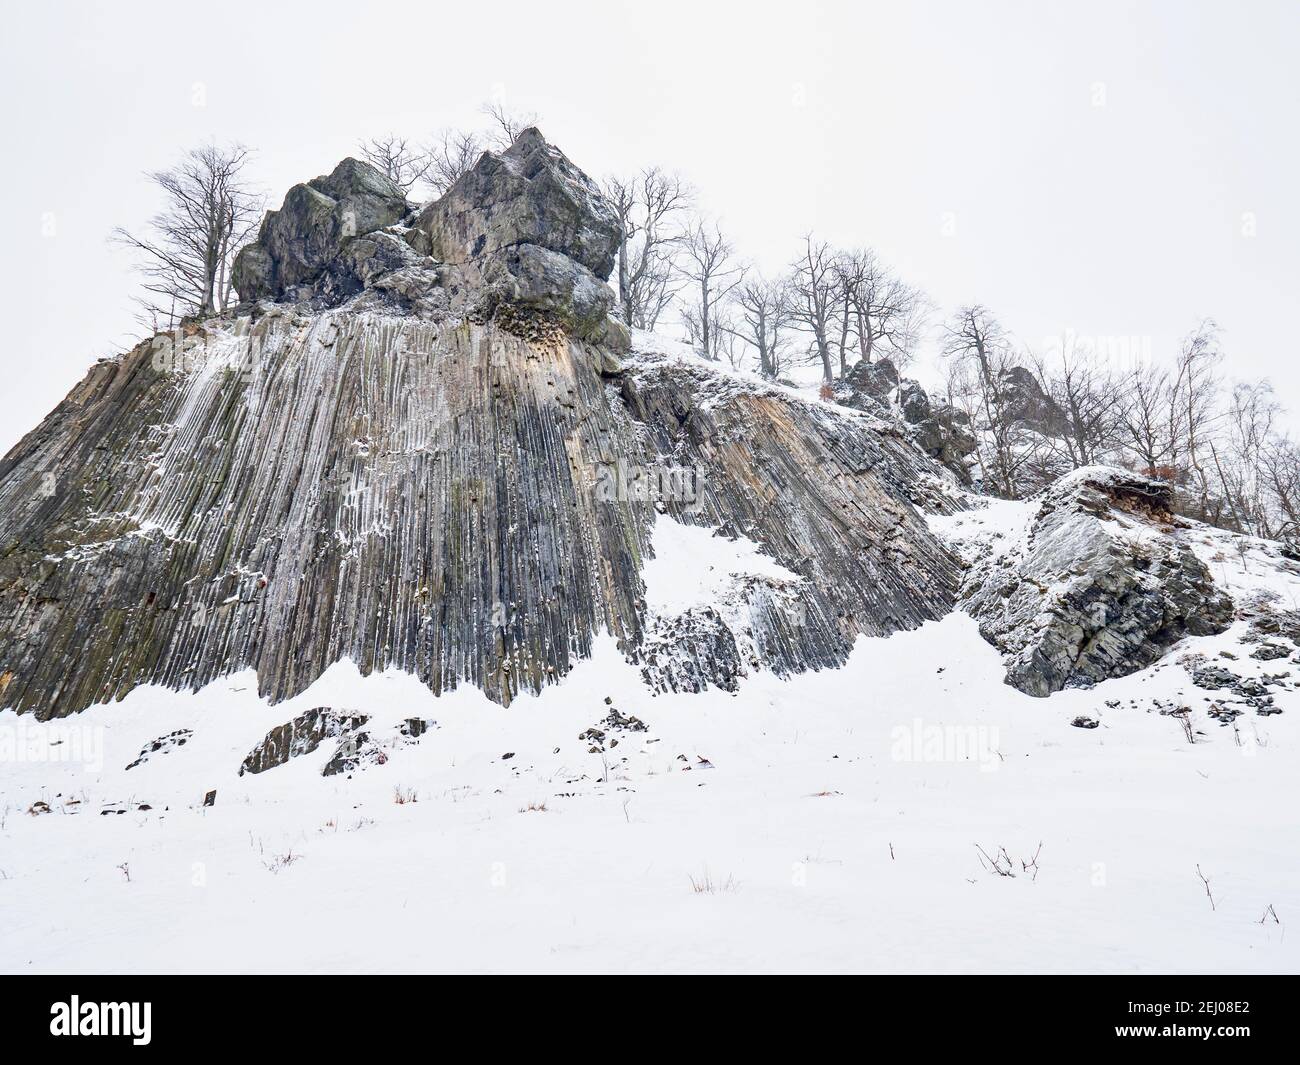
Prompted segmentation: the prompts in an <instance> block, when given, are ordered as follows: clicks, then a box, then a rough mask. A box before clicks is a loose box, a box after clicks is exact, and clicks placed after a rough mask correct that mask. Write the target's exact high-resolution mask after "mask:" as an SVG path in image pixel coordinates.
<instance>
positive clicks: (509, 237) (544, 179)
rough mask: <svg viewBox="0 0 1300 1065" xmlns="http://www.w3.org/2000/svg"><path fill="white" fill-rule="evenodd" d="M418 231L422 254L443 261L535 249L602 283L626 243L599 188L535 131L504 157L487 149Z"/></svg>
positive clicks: (428, 211)
mask: <svg viewBox="0 0 1300 1065" xmlns="http://www.w3.org/2000/svg"><path fill="white" fill-rule="evenodd" d="M413 229H414V230H415V231H416V233H415V234H413V235H412V243H413V245H414V246H415V247H416V248H417V250H420V251H423V252H425V253H426V254H429V255H432V256H433V257H434V258H436V259H440V260H442V261H443V262H449V263H464V262H466V261H468V260H470V259H477V258H479V257H480V256H482V255H489V254H493V253H497V252H501V251H504V250H505V249H507V248H511V247H517V246H519V245H522V244H531V245H535V246H536V247H539V248H545V249H546V250H547V251H551V252H557V253H559V254H561V255H564V256H566V257H567V258H569V259H572V260H573V261H574V262H576V263H578V264H580V265H581V266H584V267H586V268H587V269H588V270H590V271H591V272H592V273H593V274H595V275H596V276H597V277H598V278H600V279H601V280H602V281H605V280H608V278H609V275H610V272H611V271H612V270H613V269H614V257H615V255H616V254H617V252H618V244H619V240H620V238H621V232H620V229H619V223H618V217H617V215H616V214H615V213H614V209H613V207H612V206H611V205H610V203H609V201H608V200H606V199H605V197H604V196H603V195H602V194H601V192H600V189H599V188H598V187H597V186H596V183H595V182H594V181H592V180H591V178H589V177H588V176H587V175H586V174H584V173H583V172H582V171H581V170H579V169H578V168H577V167H576V166H574V165H573V163H571V162H570V161H569V159H568V157H566V156H565V154H564V153H563V152H561V151H560V150H559V149H558V148H556V147H554V146H553V145H551V144H548V143H547V141H546V138H545V137H543V136H542V134H541V132H540V131H539V130H537V129H536V128H535V127H530V128H528V129H526V130H524V131H523V132H522V133H521V134H519V137H518V139H517V140H516V141H515V142H514V144H512V145H511V146H510V147H509V148H508V149H507V150H506V151H504V152H501V153H497V152H490V151H489V152H484V153H483V155H482V156H481V157H480V158H479V161H478V162H477V163H475V164H474V166H473V167H472V168H471V169H470V170H469V171H468V172H467V173H466V174H464V175H463V176H462V177H461V178H460V180H459V181H457V182H456V183H455V184H454V185H453V186H452V187H451V188H450V189H448V190H447V194H446V195H445V196H443V197H442V198H441V199H438V200H435V201H434V202H433V203H431V204H429V205H428V206H427V207H425V208H424V210H422V211H421V212H420V214H419V215H418V216H417V217H416V219H415V223H414V226H413ZM426 241H427V242H426Z"/></svg>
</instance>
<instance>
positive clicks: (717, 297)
mask: <svg viewBox="0 0 1300 1065" xmlns="http://www.w3.org/2000/svg"><path fill="white" fill-rule="evenodd" d="M681 247H682V265H681V271H682V275H683V276H684V277H685V279H686V281H687V284H686V286H684V291H689V292H691V293H692V295H691V296H690V298H689V300H688V302H687V305H686V308H685V309H684V310H683V311H682V321H683V322H684V323H685V325H686V333H687V337H688V338H689V340H690V341H691V343H693V344H696V345H697V346H698V347H699V348H700V351H701V352H703V354H704V356H705V357H706V358H709V359H713V360H715V361H716V360H719V359H720V358H721V357H722V354H723V347H724V345H725V344H726V343H727V338H728V332H727V330H726V329H725V328H723V324H722V322H721V321H720V320H719V318H720V308H721V307H722V306H723V305H724V303H725V301H726V299H727V297H728V295H729V294H730V293H731V291H732V290H733V289H735V288H736V287H737V286H738V285H739V284H740V283H741V282H742V281H744V279H745V273H746V267H745V266H744V264H743V263H741V262H740V261H739V260H738V259H737V258H736V252H735V248H734V247H733V246H732V244H731V241H730V240H729V239H728V238H727V237H726V236H725V235H724V234H723V232H722V230H721V229H720V228H719V226H718V224H717V222H705V221H703V220H698V221H696V222H695V224H694V225H692V226H690V227H689V228H688V229H687V230H686V233H685V234H684V236H683V237H682V243H681Z"/></svg>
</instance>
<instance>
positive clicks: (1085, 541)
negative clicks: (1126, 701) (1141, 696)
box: [962, 467, 1232, 696]
mask: <svg viewBox="0 0 1300 1065" xmlns="http://www.w3.org/2000/svg"><path fill="white" fill-rule="evenodd" d="M1172 501H1173V500H1172V497H1171V495H1170V488H1169V486H1168V485H1167V484H1165V483H1164V482H1161V481H1151V480H1147V479H1146V478H1144V477H1139V476H1137V475H1135V474H1131V473H1128V472H1126V471H1123V470H1118V469H1112V468H1109V467H1089V468H1086V469H1083V470H1076V471H1075V472H1074V473H1072V474H1070V475H1068V476H1066V477H1064V478H1062V479H1061V480H1060V481H1059V482H1057V483H1056V484H1055V485H1053V486H1052V487H1051V488H1049V489H1048V490H1047V491H1046V492H1044V493H1043V495H1042V496H1041V497H1040V499H1039V506H1038V511H1037V513H1036V514H1035V515H1034V518H1033V520H1032V521H1031V522H1030V525H1029V528H1028V530H1027V531H1026V533H1025V535H1024V537H1023V539H1022V540H1020V541H1019V542H1017V543H1015V544H1013V545H1012V547H1011V548H1010V549H1009V550H1008V551H1007V552H1006V553H1004V554H1003V555H1001V556H999V557H996V558H993V559H990V560H988V561H986V562H984V563H982V564H979V565H977V566H975V567H974V568H973V569H972V570H971V572H970V574H969V576H968V578H967V581H966V584H965V586H964V587H963V589H962V604H963V606H964V608H965V609H966V610H967V611H968V612H969V613H970V614H971V615H972V616H973V617H975V618H976V620H978V622H979V625H980V633H981V634H982V635H983V636H984V638H985V639H986V640H988V641H989V642H990V643H992V644H993V645H994V646H996V647H998V648H999V649H1000V650H1001V651H1002V653H1003V658H1004V661H1005V662H1006V666H1007V677H1006V679H1007V683H1008V684H1010V685H1012V686H1013V687H1016V688H1019V689H1020V690H1021V691H1023V692H1026V693H1027V694H1029V695H1038V696H1045V695H1049V694H1050V693H1051V692H1054V691H1059V690H1060V689H1062V688H1065V687H1087V686H1090V685H1092V684H1095V683H1098V682H1099V681H1103V680H1106V679H1107V678H1110V677H1118V676H1123V675H1125V674H1127V673H1132V672H1135V671H1136V670H1138V669H1141V668H1143V667H1145V666H1147V665H1150V664H1151V663H1152V662H1154V661H1156V660H1157V659H1158V658H1160V657H1161V656H1162V655H1163V654H1164V653H1165V652H1166V651H1167V650H1168V649H1169V648H1170V647H1171V646H1172V645H1173V644H1175V643H1177V642H1178V641H1179V640H1180V639H1182V638H1183V637H1184V636H1189V635H1196V636H1204V635H1211V634H1214V633H1218V632H1222V631H1223V630H1224V629H1226V628H1227V627H1228V625H1229V624H1230V623H1231V621H1232V602H1231V600H1230V599H1229V598H1228V597H1227V596H1226V595H1224V594H1223V593H1222V592H1220V591H1219V590H1218V589H1217V588H1216V587H1215V585H1214V581H1213V579H1212V578H1211V576H1210V573H1209V571H1208V570H1207V569H1206V567H1205V565H1204V564H1203V563H1202V562H1201V561H1200V560H1199V559H1198V558H1197V557H1196V555H1195V554H1193V552H1192V550H1191V549H1190V548H1189V547H1188V546H1187V545H1186V544H1184V543H1182V542H1181V541H1180V540H1179V539H1178V537H1177V534H1176V532H1175V529H1174V527H1173V522H1174V517H1173V514H1172V511H1171V509H1170V506H1171V504H1172Z"/></svg>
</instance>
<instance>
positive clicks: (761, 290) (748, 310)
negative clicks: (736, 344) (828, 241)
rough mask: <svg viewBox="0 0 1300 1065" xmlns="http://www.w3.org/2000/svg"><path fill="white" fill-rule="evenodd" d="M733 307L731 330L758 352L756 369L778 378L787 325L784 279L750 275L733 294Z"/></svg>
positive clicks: (787, 306) (788, 305)
mask: <svg viewBox="0 0 1300 1065" xmlns="http://www.w3.org/2000/svg"><path fill="white" fill-rule="evenodd" d="M732 303H733V305H734V306H735V308H736V312H737V313H736V315H735V320H734V322H733V324H732V325H730V326H729V329H730V331H731V332H732V333H733V334H734V335H735V336H737V337H739V338H740V339H741V340H742V341H743V342H744V343H746V344H748V345H749V346H750V347H752V348H753V349H754V350H755V352H756V353H757V355H758V372H759V373H760V374H762V375H763V376H764V377H768V378H773V379H775V378H776V377H779V376H780V374H781V371H782V370H783V369H784V368H785V353H786V348H787V346H788V339H789V336H788V334H789V327H790V294H789V291H788V289H787V286H786V283H785V282H784V281H768V280H766V279H765V278H763V277H762V276H760V275H757V274H755V275H753V276H750V277H748V278H746V279H745V281H744V282H743V283H742V284H740V285H739V286H737V288H736V289H735V290H734V292H733V293H732Z"/></svg>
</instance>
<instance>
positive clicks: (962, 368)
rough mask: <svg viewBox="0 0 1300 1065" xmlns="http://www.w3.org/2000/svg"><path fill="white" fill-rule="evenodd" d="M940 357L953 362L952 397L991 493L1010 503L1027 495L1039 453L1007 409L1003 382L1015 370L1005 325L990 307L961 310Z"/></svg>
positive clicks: (1037, 442) (1037, 441)
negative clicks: (969, 429)
mask: <svg viewBox="0 0 1300 1065" xmlns="http://www.w3.org/2000/svg"><path fill="white" fill-rule="evenodd" d="M944 334H945V338H944V346H943V349H942V354H943V355H944V356H945V357H947V358H949V359H950V360H951V363H950V369H949V394H950V396H952V398H953V401H954V403H955V404H956V405H958V406H959V407H961V408H963V409H964V410H965V411H966V413H967V414H968V415H969V416H970V419H971V425H972V426H973V427H974V428H975V429H976V439H977V440H978V441H979V448H978V457H979V461H980V466H981V467H982V469H983V476H984V483H985V486H986V488H987V489H988V490H990V491H992V492H994V493H995V494H997V495H1001V496H1004V497H1006V498H1008V499H1017V498H1019V497H1020V496H1021V495H1022V494H1023V488H1024V487H1025V486H1023V485H1022V483H1021V482H1022V474H1023V473H1024V471H1025V468H1026V467H1027V466H1029V465H1031V464H1033V463H1034V462H1035V459H1036V456H1035V454H1034V450H1035V448H1041V447H1042V445H1043V441H1042V438H1041V437H1040V436H1039V435H1038V434H1029V433H1026V432H1024V431H1023V428H1022V427H1021V426H1019V425H1018V424H1017V423H1016V422H1015V421H1014V420H1013V419H1012V418H1010V417H1008V416H1007V412H1006V410H1005V409H1004V406H1003V398H1002V390H1001V389H1000V388H999V382H1000V381H1001V380H1002V379H1003V378H1004V377H1005V375H1006V374H1007V372H1008V371H1009V370H1010V369H1012V368H1013V366H1014V365H1015V360H1014V359H1013V357H1012V354H1011V347H1010V341H1009V338H1008V337H1007V334H1006V332H1005V330H1004V329H1003V328H1002V325H1001V323H999V322H998V320H997V318H995V317H994V315H993V314H992V312H990V311H989V310H988V308H986V307H981V306H978V305H975V306H969V307H963V308H961V309H960V310H959V311H957V313H956V314H954V315H953V317H952V319H951V320H950V321H949V322H948V324H947V325H946V326H945V327H944Z"/></svg>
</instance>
